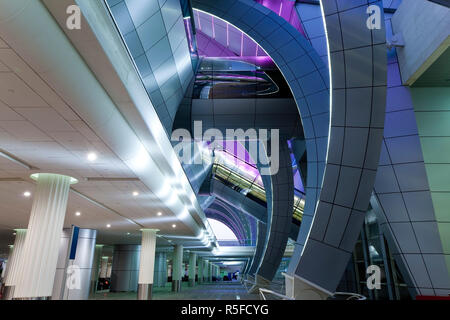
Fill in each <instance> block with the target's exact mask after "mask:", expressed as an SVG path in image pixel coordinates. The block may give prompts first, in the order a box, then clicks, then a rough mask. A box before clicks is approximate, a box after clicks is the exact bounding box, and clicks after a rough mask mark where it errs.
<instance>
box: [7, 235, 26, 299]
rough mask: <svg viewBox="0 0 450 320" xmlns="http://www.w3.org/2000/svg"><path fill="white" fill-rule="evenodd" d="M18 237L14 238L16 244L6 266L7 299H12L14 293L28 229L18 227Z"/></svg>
mask: <svg viewBox="0 0 450 320" xmlns="http://www.w3.org/2000/svg"><path fill="white" fill-rule="evenodd" d="M15 232H16V239H15V240H14V246H13V247H12V252H11V254H10V256H9V257H8V264H7V266H6V274H5V286H6V287H9V288H7V289H6V293H7V294H6V299H8V300H9V299H11V298H12V294H13V293H14V287H15V286H16V284H17V278H18V274H19V272H18V271H19V266H20V257H21V253H22V251H23V245H24V244H25V238H26V235H27V230H26V229H16V230H15Z"/></svg>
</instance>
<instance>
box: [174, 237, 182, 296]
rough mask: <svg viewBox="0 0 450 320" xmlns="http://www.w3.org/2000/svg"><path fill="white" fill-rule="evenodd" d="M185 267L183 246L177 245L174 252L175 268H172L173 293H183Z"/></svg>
mask: <svg viewBox="0 0 450 320" xmlns="http://www.w3.org/2000/svg"><path fill="white" fill-rule="evenodd" d="M182 266H183V246H182V245H180V244H179V245H176V246H175V247H174V251H173V266H172V291H173V292H179V291H181V277H182V275H181V273H182Z"/></svg>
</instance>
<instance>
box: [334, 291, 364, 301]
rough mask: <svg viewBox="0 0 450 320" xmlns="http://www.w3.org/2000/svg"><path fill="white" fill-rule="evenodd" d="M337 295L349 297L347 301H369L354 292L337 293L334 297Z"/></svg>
mask: <svg viewBox="0 0 450 320" xmlns="http://www.w3.org/2000/svg"><path fill="white" fill-rule="evenodd" d="M335 295H341V296H348V297H347V299H345V300H367V298H366V297H365V296H363V295H361V294H358V293H353V292H335V293H334V294H333V296H335Z"/></svg>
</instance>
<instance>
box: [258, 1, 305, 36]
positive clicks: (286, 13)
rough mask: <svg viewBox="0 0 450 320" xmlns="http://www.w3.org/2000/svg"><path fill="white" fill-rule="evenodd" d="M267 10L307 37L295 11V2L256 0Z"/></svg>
mask: <svg viewBox="0 0 450 320" xmlns="http://www.w3.org/2000/svg"><path fill="white" fill-rule="evenodd" d="M255 2H257V3H259V4H261V5H263V6H264V7H266V8H267V9H270V10H272V11H273V12H275V13H276V14H277V15H279V16H280V17H282V18H283V19H284V20H286V21H287V22H289V23H290V24H291V25H292V26H293V27H294V28H295V29H297V30H298V31H299V32H300V33H301V34H303V35H305V31H304V30H303V27H302V24H301V22H300V19H299V18H298V15H297V12H296V10H295V1H293V0H255Z"/></svg>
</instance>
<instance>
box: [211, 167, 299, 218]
mask: <svg viewBox="0 0 450 320" xmlns="http://www.w3.org/2000/svg"><path fill="white" fill-rule="evenodd" d="M212 173H213V176H214V178H215V179H217V180H219V181H221V182H222V183H223V184H225V185H227V186H228V187H230V188H232V189H233V190H235V191H237V192H239V193H242V194H244V195H245V196H246V197H248V198H250V199H252V200H253V201H255V202H257V203H259V204H261V205H262V206H264V207H267V200H266V192H265V190H264V188H262V187H261V186H260V185H259V184H258V183H256V181H255V180H253V181H251V180H249V179H247V178H245V177H243V176H242V175H240V174H238V173H237V172H235V171H233V170H231V169H230V168H228V167H226V166H224V165H223V164H219V163H217V162H215V163H214V165H213V168H212ZM296 193H297V194H294V210H293V214H292V218H293V222H294V223H297V224H298V223H300V222H301V221H302V217H303V210H304V207H305V198H304V195H303V194H302V193H300V191H298V190H297V192H296ZM298 194H300V195H298Z"/></svg>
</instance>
